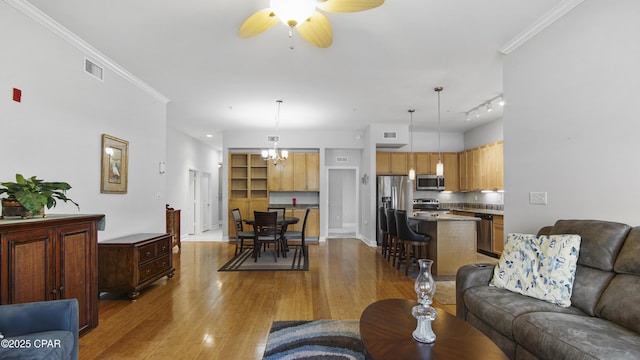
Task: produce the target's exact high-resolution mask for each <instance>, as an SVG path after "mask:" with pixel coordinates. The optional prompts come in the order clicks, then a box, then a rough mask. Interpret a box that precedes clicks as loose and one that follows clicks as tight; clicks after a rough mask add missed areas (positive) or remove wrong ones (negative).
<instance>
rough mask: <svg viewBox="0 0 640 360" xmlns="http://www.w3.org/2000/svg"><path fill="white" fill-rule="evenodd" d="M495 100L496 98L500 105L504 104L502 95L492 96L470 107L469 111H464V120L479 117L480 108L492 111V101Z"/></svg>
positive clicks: (488, 111)
mask: <svg viewBox="0 0 640 360" xmlns="http://www.w3.org/2000/svg"><path fill="white" fill-rule="evenodd" d="M495 100H498V105H500V106H504V96H503V95H502V94H500V95H498V96H495V97H492V98H491V99H489V100H487V101H485V102H483V103H482V104H480V105H478V106H476V107H474V108H472V109H470V110H469V111H466V112H465V120H466V121H471V118H472V117H474V118H476V119H477V118H479V117H480V110H483V109H484V111H486V112H487V113H490V112H491V111H493V102H494V101H495Z"/></svg>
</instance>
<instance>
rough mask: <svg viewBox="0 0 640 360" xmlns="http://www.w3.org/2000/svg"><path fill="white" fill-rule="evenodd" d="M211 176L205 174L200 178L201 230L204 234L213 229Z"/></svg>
mask: <svg viewBox="0 0 640 360" xmlns="http://www.w3.org/2000/svg"><path fill="white" fill-rule="evenodd" d="M210 189H211V174H209V173H206V172H203V173H202V175H201V176H200V208H201V213H202V215H201V216H200V219H201V222H200V230H201V231H202V232H205V231H209V230H210V229H211V194H210Z"/></svg>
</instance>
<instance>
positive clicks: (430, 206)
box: [413, 198, 449, 213]
mask: <svg viewBox="0 0 640 360" xmlns="http://www.w3.org/2000/svg"><path fill="white" fill-rule="evenodd" d="M413 211H414V212H416V211H425V212H427V211H433V212H444V213H447V212H449V211H448V210H446V209H440V200H438V199H432V198H426V199H413Z"/></svg>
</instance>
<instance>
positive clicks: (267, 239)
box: [253, 211, 280, 262]
mask: <svg viewBox="0 0 640 360" xmlns="http://www.w3.org/2000/svg"><path fill="white" fill-rule="evenodd" d="M253 218H254V224H253V231H254V232H255V240H254V246H253V256H254V258H255V261H258V255H260V248H261V247H262V245H264V244H270V243H273V245H274V251H273V260H274V261H276V262H277V261H278V249H279V248H280V246H279V244H278V243H279V242H280V233H279V230H278V214H277V213H276V212H272V211H267V212H264V211H254V212H253Z"/></svg>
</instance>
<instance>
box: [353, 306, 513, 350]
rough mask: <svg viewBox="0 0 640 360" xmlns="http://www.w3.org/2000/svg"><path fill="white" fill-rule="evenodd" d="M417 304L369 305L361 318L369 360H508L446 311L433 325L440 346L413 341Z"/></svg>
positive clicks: (474, 331)
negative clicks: (415, 307)
mask: <svg viewBox="0 0 640 360" xmlns="http://www.w3.org/2000/svg"><path fill="white" fill-rule="evenodd" d="M415 305H417V303H416V302H415V301H410V300H405V299H386V300H380V301H377V302H375V303H373V304H371V305H369V306H368V307H367V308H366V309H365V310H364V312H362V316H360V337H361V338H362V344H363V347H364V349H363V350H364V353H365V356H366V358H367V359H403V360H404V359H407V360H410V359H457V360H461V359H483V360H486V359H507V356H506V355H505V354H504V353H503V352H502V350H500V348H499V347H498V346H497V345H496V344H494V343H493V341H491V340H490V339H489V338H488V337H486V336H485V335H484V334H482V333H481V332H480V331H479V330H477V329H476V328H474V327H473V326H471V325H469V324H467V323H466V322H464V320H462V319H460V318H458V317H455V316H453V315H451V314H449V313H447V312H445V311H444V310H441V309H437V310H438V318H437V319H436V320H435V321H434V322H433V323H432V328H433V332H434V333H435V334H436V342H435V343H433V344H422V343H419V342H417V341H415V340H413V337H412V333H413V330H415V328H416V319H415V318H414V317H413V316H412V315H411V309H412V308H413V307H414V306H415Z"/></svg>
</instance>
